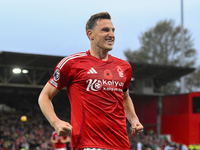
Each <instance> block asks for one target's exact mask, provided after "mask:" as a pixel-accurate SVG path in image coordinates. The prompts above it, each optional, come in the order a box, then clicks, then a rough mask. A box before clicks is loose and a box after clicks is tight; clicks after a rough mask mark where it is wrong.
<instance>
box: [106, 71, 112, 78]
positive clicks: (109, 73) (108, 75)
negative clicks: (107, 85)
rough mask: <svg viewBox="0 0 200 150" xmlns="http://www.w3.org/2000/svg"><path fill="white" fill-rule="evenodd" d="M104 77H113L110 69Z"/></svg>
mask: <svg viewBox="0 0 200 150" xmlns="http://www.w3.org/2000/svg"><path fill="white" fill-rule="evenodd" d="M104 77H105V78H107V79H112V77H113V75H112V73H111V71H110V70H105V71H104Z"/></svg>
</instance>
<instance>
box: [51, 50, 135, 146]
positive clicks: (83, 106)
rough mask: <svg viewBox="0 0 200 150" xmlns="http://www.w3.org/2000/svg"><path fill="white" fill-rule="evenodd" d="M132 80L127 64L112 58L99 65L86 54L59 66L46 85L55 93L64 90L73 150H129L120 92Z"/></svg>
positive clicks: (80, 54) (67, 59) (99, 61)
mask: <svg viewBox="0 0 200 150" xmlns="http://www.w3.org/2000/svg"><path fill="white" fill-rule="evenodd" d="M131 77H132V68H131V66H130V64H129V63H128V62H126V61H124V60H122V59H119V58H116V57H113V56H112V55H109V56H108V60H107V61H102V60H100V59H97V58H96V57H93V56H92V55H91V54H90V52H89V51H86V52H80V53H77V54H74V55H71V56H68V57H65V58H63V59H62V60H61V61H60V62H59V63H58V65H57V66H56V68H55V72H54V75H53V76H52V77H51V79H50V80H49V83H50V84H51V85H52V86H54V87H55V88H57V89H58V90H61V89H62V88H63V87H66V88H67V92H68V97H69V100H70V104H71V125H72V127H73V129H72V135H71V141H72V149H81V148H86V147H91V148H92V147H95V148H103V149H110V150H117V149H123V150H129V149H130V148H129V147H130V146H129V139H128V135H127V131H126V117H125V111H124V105H123V95H124V93H123V91H126V90H127V88H128V86H129V84H130V81H131Z"/></svg>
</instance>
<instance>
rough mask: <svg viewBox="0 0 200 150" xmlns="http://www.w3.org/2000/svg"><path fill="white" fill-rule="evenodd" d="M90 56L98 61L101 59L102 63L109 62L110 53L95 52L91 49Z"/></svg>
mask: <svg viewBox="0 0 200 150" xmlns="http://www.w3.org/2000/svg"><path fill="white" fill-rule="evenodd" d="M90 54H91V55H92V56H94V57H96V58H98V59H101V60H102V61H107V60H108V51H103V50H94V49H92V48H90Z"/></svg>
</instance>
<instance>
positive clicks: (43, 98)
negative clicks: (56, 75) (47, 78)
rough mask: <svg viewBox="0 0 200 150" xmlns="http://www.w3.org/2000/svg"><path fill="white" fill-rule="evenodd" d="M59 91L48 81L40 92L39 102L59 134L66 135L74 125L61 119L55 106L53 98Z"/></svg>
mask: <svg viewBox="0 0 200 150" xmlns="http://www.w3.org/2000/svg"><path fill="white" fill-rule="evenodd" d="M58 92H59V90H58V89H56V88H55V87H54V86H52V85H51V84H49V83H47V84H46V85H45V86H44V88H43V90H42V91H41V93H40V96H39V99H38V103H39V106H40V109H41V111H42V113H43V114H44V116H45V117H46V118H47V120H48V121H49V123H50V124H51V126H52V127H53V128H54V129H55V131H56V132H57V134H58V135H60V136H66V135H68V134H69V133H71V131H72V126H71V125H70V124H69V123H68V122H65V121H63V120H60V119H59V118H58V117H57V115H56V113H55V111H54V108H53V104H52V99H53V97H54V96H55V95H56V94H57V93H58Z"/></svg>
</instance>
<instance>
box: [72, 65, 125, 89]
mask: <svg viewBox="0 0 200 150" xmlns="http://www.w3.org/2000/svg"><path fill="white" fill-rule="evenodd" d="M75 81H78V82H81V83H82V84H84V85H85V87H86V90H87V91H90V90H92V91H99V90H100V89H103V90H109V91H110V90H116V91H122V89H123V87H124V84H125V82H126V75H125V68H123V67H122V66H120V65H109V64H108V65H93V64H89V65H87V66H84V64H81V65H78V66H77V75H76V77H75Z"/></svg>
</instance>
